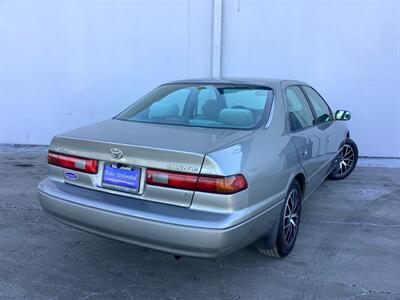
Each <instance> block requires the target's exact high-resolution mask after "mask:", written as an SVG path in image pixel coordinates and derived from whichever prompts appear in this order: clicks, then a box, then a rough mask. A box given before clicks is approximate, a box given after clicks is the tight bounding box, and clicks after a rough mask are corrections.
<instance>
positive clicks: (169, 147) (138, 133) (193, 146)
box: [49, 120, 251, 207]
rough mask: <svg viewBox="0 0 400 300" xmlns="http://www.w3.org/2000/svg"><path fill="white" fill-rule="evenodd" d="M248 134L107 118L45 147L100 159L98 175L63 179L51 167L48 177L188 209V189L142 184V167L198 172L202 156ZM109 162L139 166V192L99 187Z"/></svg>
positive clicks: (59, 171) (57, 170) (190, 194)
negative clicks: (51, 174) (119, 152)
mask: <svg viewBox="0 0 400 300" xmlns="http://www.w3.org/2000/svg"><path fill="white" fill-rule="evenodd" d="M250 133H251V131H237V130H229V129H217V128H200V127H184V126H173V125H160V124H148V123H138V122H129V121H120V120H108V121H104V122H100V123H97V124H93V125H89V126H86V127H82V128H79V129H76V130H72V131H69V132H67V133H65V134H63V135H60V136H56V137H55V138H54V139H53V141H52V143H51V145H50V148H49V150H50V151H54V152H58V153H64V154H67V155H73V156H77V157H86V158H92V159H97V160H99V162H100V163H99V172H98V174H95V175H90V174H79V176H78V179H77V180H71V179H69V178H66V177H65V176H63V173H62V170H60V168H53V175H55V174H54V173H56V174H57V175H58V176H59V177H61V178H63V180H64V181H65V182H67V183H71V184H75V185H80V186H83V187H87V188H91V189H97V190H102V191H106V192H110V193H117V194H124V195H126V196H131V197H135V198H141V199H145V200H150V201H157V202H163V203H169V204H175V205H180V206H185V207H188V206H190V204H191V201H192V197H193V191H187V190H178V189H172V188H166V187H157V186H150V185H148V186H146V187H145V176H146V169H147V168H153V169H162V170H173V171H178V172H186V173H193V174H198V173H199V172H200V169H201V166H202V163H203V159H204V156H205V154H207V153H209V152H211V151H213V150H215V149H217V148H220V147H222V146H224V145H226V144H229V143H231V142H233V141H235V140H237V139H240V138H242V137H244V136H246V135H248V134H250ZM115 148H117V149H118V150H119V151H121V152H122V157H119V158H118V157H117V156H116V155H115V154H114V153H113V151H112V149H115ZM114 152H115V151H114ZM109 163H112V164H122V165H124V166H125V165H126V166H134V167H138V168H140V169H141V171H142V172H141V179H140V188H139V190H138V193H135V194H130V193H126V192H123V191H116V190H112V189H108V188H105V187H104V186H103V185H102V180H103V170H104V167H105V165H106V164H109Z"/></svg>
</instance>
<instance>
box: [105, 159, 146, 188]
mask: <svg viewBox="0 0 400 300" xmlns="http://www.w3.org/2000/svg"><path fill="white" fill-rule="evenodd" d="M103 185H105V186H110V187H113V188H118V189H121V190H127V191H138V189H139V185H140V169H139V168H117V167H115V166H113V165H110V164H106V165H105V166H104V172H103Z"/></svg>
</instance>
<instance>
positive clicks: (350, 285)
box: [262, 267, 400, 297]
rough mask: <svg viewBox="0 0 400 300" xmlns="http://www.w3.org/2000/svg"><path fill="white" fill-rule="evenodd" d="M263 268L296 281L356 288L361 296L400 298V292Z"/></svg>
mask: <svg viewBox="0 0 400 300" xmlns="http://www.w3.org/2000/svg"><path fill="white" fill-rule="evenodd" d="M262 268H264V269H267V270H268V271H273V272H277V273H280V274H282V275H283V276H284V277H287V278H295V279H300V280H306V281H311V282H315V283H325V284H339V285H342V286H347V287H355V288H358V289H360V290H361V291H362V293H361V294H370V293H371V294H388V295H395V296H400V292H394V291H377V290H371V289H367V288H364V287H362V286H360V285H358V284H356V283H347V282H344V281H334V280H320V279H315V278H309V277H306V276H301V275H297V274H289V273H287V272H284V271H282V270H279V269H276V268H272V267H262ZM361 294H359V295H353V296H351V297H354V296H360V295H361Z"/></svg>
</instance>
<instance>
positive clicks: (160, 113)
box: [149, 102, 179, 119]
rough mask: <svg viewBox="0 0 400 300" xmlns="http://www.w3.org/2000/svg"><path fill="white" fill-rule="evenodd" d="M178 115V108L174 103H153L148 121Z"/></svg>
mask: <svg viewBox="0 0 400 300" xmlns="http://www.w3.org/2000/svg"><path fill="white" fill-rule="evenodd" d="M178 114H179V106H178V104H176V103H165V102H154V103H153V104H152V105H151V106H150V110H149V118H150V119H153V118H162V117H170V116H177V115H178Z"/></svg>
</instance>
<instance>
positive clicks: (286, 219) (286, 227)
mask: <svg viewBox="0 0 400 300" xmlns="http://www.w3.org/2000/svg"><path fill="white" fill-rule="evenodd" d="M301 196H302V195H301V189H300V184H299V183H298V181H297V180H295V181H293V183H292V184H291V186H290V188H289V192H288V194H287V196H286V201H285V205H284V206H283V208H282V211H281V214H280V219H279V225H278V233H277V236H276V240H275V245H274V246H273V247H270V246H269V247H268V246H267V243H266V242H265V240H264V239H263V238H262V239H260V240H259V241H258V242H257V244H256V247H257V248H258V251H260V252H261V253H262V254H264V255H267V256H274V257H285V256H286V255H288V254H289V253H290V251H292V249H293V247H294V244H295V242H296V237H297V232H298V230H299V225H300V215H301V199H302V198H301Z"/></svg>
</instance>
